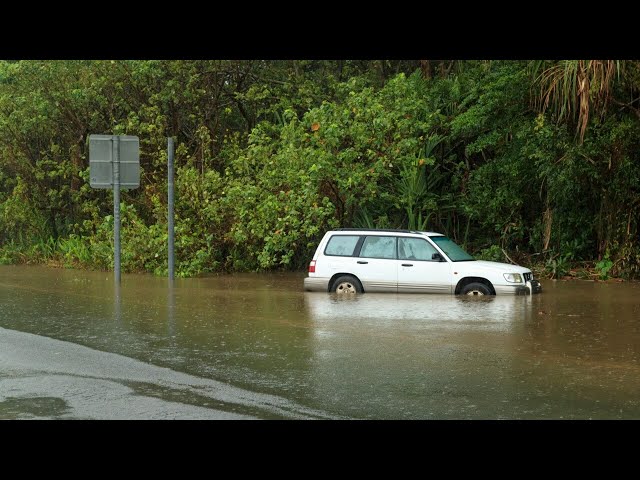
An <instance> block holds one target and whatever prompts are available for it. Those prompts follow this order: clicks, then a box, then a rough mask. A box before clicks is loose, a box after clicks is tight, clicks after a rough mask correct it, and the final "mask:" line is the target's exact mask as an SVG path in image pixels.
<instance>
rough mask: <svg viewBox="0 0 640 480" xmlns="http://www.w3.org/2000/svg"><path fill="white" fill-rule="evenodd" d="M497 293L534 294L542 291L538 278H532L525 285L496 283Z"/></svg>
mask: <svg viewBox="0 0 640 480" xmlns="http://www.w3.org/2000/svg"><path fill="white" fill-rule="evenodd" d="M494 288H495V290H496V294H497V295H533V294H536V293H541V292H542V285H540V282H539V281H538V280H530V281H528V282H525V284H524V285H494Z"/></svg>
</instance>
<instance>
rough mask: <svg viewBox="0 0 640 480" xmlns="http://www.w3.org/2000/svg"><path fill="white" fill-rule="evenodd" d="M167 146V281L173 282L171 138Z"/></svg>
mask: <svg viewBox="0 0 640 480" xmlns="http://www.w3.org/2000/svg"><path fill="white" fill-rule="evenodd" d="M168 140H169V141H168V146H167V176H168V190H169V194H168V199H167V203H168V216H169V218H168V224H169V232H168V237H169V280H173V277H174V273H175V258H174V225H173V221H174V213H173V202H174V198H173V197H174V192H173V138H172V137H169V138H168Z"/></svg>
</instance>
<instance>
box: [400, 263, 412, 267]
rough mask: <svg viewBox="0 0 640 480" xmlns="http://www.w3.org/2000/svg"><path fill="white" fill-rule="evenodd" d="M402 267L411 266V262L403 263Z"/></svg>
mask: <svg viewBox="0 0 640 480" xmlns="http://www.w3.org/2000/svg"><path fill="white" fill-rule="evenodd" d="M402 266H403V267H413V263H403V264H402Z"/></svg>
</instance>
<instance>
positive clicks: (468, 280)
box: [453, 277, 496, 295]
mask: <svg viewBox="0 0 640 480" xmlns="http://www.w3.org/2000/svg"><path fill="white" fill-rule="evenodd" d="M474 282H478V283H483V284H485V285H486V286H487V287H488V288H489V290H491V295H495V294H496V289H495V288H493V284H492V283H491V282H490V281H489V280H487V279H486V278H483V277H464V278H461V279H460V281H459V282H458V284H457V285H456V289H455V290H454V292H453V293H454V294H455V295H459V294H460V290H462V288H463V287H464V286H465V285H469V284H470V283H474Z"/></svg>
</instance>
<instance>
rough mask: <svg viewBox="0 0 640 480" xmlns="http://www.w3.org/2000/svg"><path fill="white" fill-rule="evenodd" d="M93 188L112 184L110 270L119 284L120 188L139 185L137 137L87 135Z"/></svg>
mask: <svg viewBox="0 0 640 480" xmlns="http://www.w3.org/2000/svg"><path fill="white" fill-rule="evenodd" d="M89 177H90V182H89V183H90V185H91V186H92V187H93V188H106V189H109V188H113V249H114V252H113V273H114V278H115V283H116V284H120V189H121V188H137V187H139V186H140V140H139V139H138V137H134V136H130V135H89Z"/></svg>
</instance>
